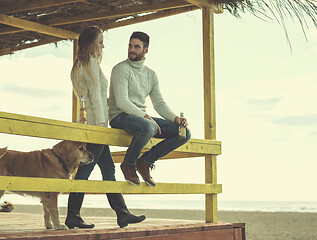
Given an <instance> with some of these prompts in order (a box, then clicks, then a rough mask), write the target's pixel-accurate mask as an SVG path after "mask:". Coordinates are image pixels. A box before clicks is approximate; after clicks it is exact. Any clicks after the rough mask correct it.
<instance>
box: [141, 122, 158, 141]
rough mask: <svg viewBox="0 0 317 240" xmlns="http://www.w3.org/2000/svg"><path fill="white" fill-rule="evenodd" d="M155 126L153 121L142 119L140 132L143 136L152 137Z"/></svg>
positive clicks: (154, 132)
mask: <svg viewBox="0 0 317 240" xmlns="http://www.w3.org/2000/svg"><path fill="white" fill-rule="evenodd" d="M156 131H157V126H156V124H155V123H154V122H153V121H150V120H148V121H144V123H143V124H142V128H141V131H140V133H141V134H142V135H144V136H148V137H153V136H154V135H155V134H156Z"/></svg>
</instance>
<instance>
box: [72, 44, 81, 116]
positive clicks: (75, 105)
mask: <svg viewBox="0 0 317 240" xmlns="http://www.w3.org/2000/svg"><path fill="white" fill-rule="evenodd" d="M77 51H78V40H74V41H73V64H74V63H75V61H76V58H77ZM72 96H73V99H72V100H73V101H72V122H77V118H78V112H79V104H78V97H77V96H76V94H75V92H74V90H73V94H72Z"/></svg>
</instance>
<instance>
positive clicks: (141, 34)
mask: <svg viewBox="0 0 317 240" xmlns="http://www.w3.org/2000/svg"><path fill="white" fill-rule="evenodd" d="M131 38H137V39H139V40H140V41H142V42H143V47H144V48H148V47H149V44H150V37H149V35H147V34H146V33H144V32H133V33H132V35H131V37H130V40H131Z"/></svg>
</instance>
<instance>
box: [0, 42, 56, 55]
mask: <svg viewBox="0 0 317 240" xmlns="http://www.w3.org/2000/svg"><path fill="white" fill-rule="evenodd" d="M58 41H60V40H57V41H52V40H46V41H40V42H34V43H29V44H22V45H20V46H14V47H12V48H2V49H0V56H3V55H7V54H12V53H14V52H16V51H19V50H23V49H28V48H32V47H36V46H41V45H44V44H48V43H56V42H58Z"/></svg>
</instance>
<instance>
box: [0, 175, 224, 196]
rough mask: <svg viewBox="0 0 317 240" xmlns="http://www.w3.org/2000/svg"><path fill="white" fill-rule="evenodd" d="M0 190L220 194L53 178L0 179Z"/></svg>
mask: <svg viewBox="0 0 317 240" xmlns="http://www.w3.org/2000/svg"><path fill="white" fill-rule="evenodd" d="M0 190H5V191H34V192H63V193H69V192H85V193H90V194H101V193H124V194H206V193H208V194H214V193H221V192H222V186H221V185H220V184H216V185H214V184H191V183H157V185H156V186H155V187H149V186H148V185H146V184H145V183H141V185H140V186H134V185H131V184H129V183H127V182H119V181H96V180H74V179H56V178H28V177H13V176H10V177H4V176H0Z"/></svg>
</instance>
